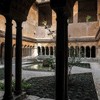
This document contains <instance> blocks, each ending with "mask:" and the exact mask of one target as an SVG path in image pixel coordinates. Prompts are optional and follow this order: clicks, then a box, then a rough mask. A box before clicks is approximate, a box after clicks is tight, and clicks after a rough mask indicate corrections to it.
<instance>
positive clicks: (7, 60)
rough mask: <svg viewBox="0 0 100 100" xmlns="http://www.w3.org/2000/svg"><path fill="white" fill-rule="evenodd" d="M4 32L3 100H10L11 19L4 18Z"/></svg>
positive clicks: (11, 97)
mask: <svg viewBox="0 0 100 100" xmlns="http://www.w3.org/2000/svg"><path fill="white" fill-rule="evenodd" d="M5 18H6V32H5V60H4V62H5V63H4V73H5V76H4V77H5V78H4V79H5V80H4V87H5V93H4V97H3V100H12V99H13V96H12V19H11V18H10V17H9V16H6V17H5Z"/></svg>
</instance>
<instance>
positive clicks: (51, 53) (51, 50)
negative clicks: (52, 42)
mask: <svg viewBox="0 0 100 100" xmlns="http://www.w3.org/2000/svg"><path fill="white" fill-rule="evenodd" d="M50 55H53V47H50Z"/></svg>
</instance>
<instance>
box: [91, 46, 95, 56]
mask: <svg viewBox="0 0 100 100" xmlns="http://www.w3.org/2000/svg"><path fill="white" fill-rule="evenodd" d="M91 57H92V58H95V57H96V47H95V46H92V47H91Z"/></svg>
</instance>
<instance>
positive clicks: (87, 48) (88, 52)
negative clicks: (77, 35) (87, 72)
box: [86, 46, 90, 58]
mask: <svg viewBox="0 0 100 100" xmlns="http://www.w3.org/2000/svg"><path fill="white" fill-rule="evenodd" d="M86 57H88V58H89V57H90V47H89V46H87V47H86Z"/></svg>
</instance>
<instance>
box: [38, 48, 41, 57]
mask: <svg viewBox="0 0 100 100" xmlns="http://www.w3.org/2000/svg"><path fill="white" fill-rule="evenodd" d="M40 52H41V48H40V47H39V46H38V55H40V54H41V53H40Z"/></svg>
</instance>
